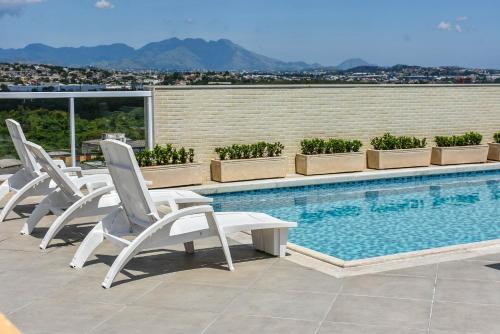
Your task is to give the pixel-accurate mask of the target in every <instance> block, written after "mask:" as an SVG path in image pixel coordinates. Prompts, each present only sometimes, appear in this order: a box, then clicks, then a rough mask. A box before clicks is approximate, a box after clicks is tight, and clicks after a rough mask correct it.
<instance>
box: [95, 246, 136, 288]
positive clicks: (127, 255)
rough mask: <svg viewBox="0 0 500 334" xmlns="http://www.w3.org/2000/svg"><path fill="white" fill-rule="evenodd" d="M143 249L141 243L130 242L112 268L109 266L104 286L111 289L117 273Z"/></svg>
mask: <svg viewBox="0 0 500 334" xmlns="http://www.w3.org/2000/svg"><path fill="white" fill-rule="evenodd" d="M140 250H141V248H140V244H134V243H132V244H130V245H129V246H127V247H125V248H124V249H122V251H121V252H120V254H119V255H118V257H117V258H116V259H115V261H114V262H113V265H112V266H111V268H109V271H108V273H107V274H106V277H105V278H104V281H103V282H102V284H101V285H102V287H103V288H105V289H109V288H110V287H111V284H113V281H114V280H115V278H116V275H118V273H119V272H120V271H121V270H122V269H123V267H125V265H126V264H127V263H128V262H129V261H130V259H131V258H133V257H134V256H135V255H136V254H137V253H139V252H140Z"/></svg>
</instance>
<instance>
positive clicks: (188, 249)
mask: <svg viewBox="0 0 500 334" xmlns="http://www.w3.org/2000/svg"><path fill="white" fill-rule="evenodd" d="M184 249H185V250H186V253H188V254H194V241H190V242H185V243H184Z"/></svg>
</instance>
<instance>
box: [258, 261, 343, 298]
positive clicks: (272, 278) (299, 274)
mask: <svg viewBox="0 0 500 334" xmlns="http://www.w3.org/2000/svg"><path fill="white" fill-rule="evenodd" d="M341 285H342V280H341V279H337V278H335V277H332V276H329V275H326V274H323V273H320V272H318V271H316V270H313V269H307V268H303V267H300V266H295V267H290V268H286V267H280V266H272V267H271V268H270V269H269V270H268V271H267V272H266V273H265V274H264V275H262V276H261V277H260V278H259V279H258V280H257V281H256V282H255V283H254V284H253V285H252V288H256V289H269V290H275V291H310V292H326V293H337V292H338V291H339V289H340V287H341Z"/></svg>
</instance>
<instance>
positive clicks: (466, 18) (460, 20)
mask: <svg viewBox="0 0 500 334" xmlns="http://www.w3.org/2000/svg"><path fill="white" fill-rule="evenodd" d="M468 19H469V18H468V17H467V16H459V17H457V20H456V21H457V22H462V21H467V20H468Z"/></svg>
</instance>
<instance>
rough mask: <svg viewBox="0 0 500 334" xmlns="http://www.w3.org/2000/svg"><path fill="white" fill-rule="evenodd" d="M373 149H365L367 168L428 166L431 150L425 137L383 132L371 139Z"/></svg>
mask: <svg viewBox="0 0 500 334" xmlns="http://www.w3.org/2000/svg"><path fill="white" fill-rule="evenodd" d="M371 144H372V146H373V148H374V149H373V150H367V151H366V155H367V161H368V168H375V169H390V168H406V167H422V166H429V164H430V160H431V151H430V149H428V148H426V146H427V139H426V138H416V137H408V136H394V135H391V134H390V133H385V134H384V135H383V136H381V137H375V138H373V139H372V140H371Z"/></svg>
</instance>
